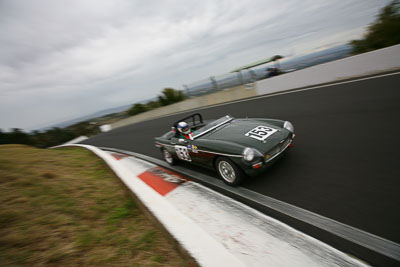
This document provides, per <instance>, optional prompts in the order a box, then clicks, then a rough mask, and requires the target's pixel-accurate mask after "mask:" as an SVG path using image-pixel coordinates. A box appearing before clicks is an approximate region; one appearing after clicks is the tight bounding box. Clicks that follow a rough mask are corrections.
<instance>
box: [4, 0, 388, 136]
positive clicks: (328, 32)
mask: <svg viewBox="0 0 400 267" xmlns="http://www.w3.org/2000/svg"><path fill="white" fill-rule="evenodd" d="M389 2H390V1H382V0H346V1H343V0H329V1H326V0H325V1H324V0H310V1H307V0H286V1H275V0H271V1H269V0H264V1H255V0H248V1H240V0H236V1H235V0H234V1H222V0H214V1H208V0H203V1H188V0H185V1H152V0H146V1H145V0H142V1H133V0H110V1H108V0H92V1H88V0H76V1H75V0H60V1H57V0H35V1H33V0H32V1H29V0H0V48H1V49H0V128H1V129H3V130H8V129H10V128H22V129H25V130H33V129H38V128H40V127H43V126H48V125H51V124H54V123H57V122H62V121H65V120H69V119H73V118H76V117H80V116H83V115H88V114H90V113H93V112H96V111H100V110H104V109H107V108H112V107H117V106H122V105H125V104H131V103H135V102H137V101H141V100H144V99H148V98H152V97H155V96H156V95H158V94H159V93H160V91H161V90H162V89H163V88H164V87H174V88H177V89H181V88H182V84H190V83H192V82H196V81H198V80H201V79H204V78H207V77H210V76H212V75H219V74H224V73H227V72H229V71H231V70H232V69H234V68H235V67H239V66H241V65H245V64H248V63H251V62H254V61H257V60H260V59H264V58H268V57H271V56H273V55H275V54H280V55H284V56H286V57H293V56H298V55H302V54H306V53H310V52H314V51H316V50H321V49H323V48H329V47H331V46H334V45H338V44H343V43H346V42H348V41H349V40H352V39H356V38H360V37H361V36H362V34H363V33H364V32H365V29H366V27H367V26H368V25H369V24H370V23H371V22H373V21H374V19H375V18H376V15H377V14H378V12H379V9H380V8H382V7H383V6H385V5H386V4H388V3H389Z"/></svg>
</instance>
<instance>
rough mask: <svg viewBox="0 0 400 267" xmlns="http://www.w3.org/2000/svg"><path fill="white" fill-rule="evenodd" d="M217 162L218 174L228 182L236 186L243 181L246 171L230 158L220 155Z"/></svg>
mask: <svg viewBox="0 0 400 267" xmlns="http://www.w3.org/2000/svg"><path fill="white" fill-rule="evenodd" d="M215 163H216V164H215V165H216V169H217V172H218V175H219V176H220V177H221V178H222V180H223V181H224V182H225V183H226V184H228V185H231V186H236V185H238V184H240V183H241V182H242V181H243V179H244V173H243V172H242V170H241V169H240V168H239V167H238V166H237V165H236V164H235V163H233V162H232V161H231V160H230V159H227V158H225V157H219V158H217V161H216V162H215Z"/></svg>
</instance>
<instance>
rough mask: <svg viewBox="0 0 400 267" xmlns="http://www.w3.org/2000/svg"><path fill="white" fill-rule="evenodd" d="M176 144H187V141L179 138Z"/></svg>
mask: <svg viewBox="0 0 400 267" xmlns="http://www.w3.org/2000/svg"><path fill="white" fill-rule="evenodd" d="M178 143H179V144H187V143H188V141H186V140H185V139H182V138H179V139H178Z"/></svg>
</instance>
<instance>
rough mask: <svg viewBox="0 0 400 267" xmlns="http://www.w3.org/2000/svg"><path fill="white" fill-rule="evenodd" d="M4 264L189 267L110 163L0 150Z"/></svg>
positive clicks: (65, 153)
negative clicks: (149, 217) (117, 175)
mask: <svg viewBox="0 0 400 267" xmlns="http://www.w3.org/2000/svg"><path fill="white" fill-rule="evenodd" d="M0 205H1V207H0V263H1V266H44V265H54V266H77V265H83V266H88V265H98V266H189V265H190V264H189V262H188V261H186V260H185V259H184V258H183V257H182V256H181V255H180V254H179V253H178V252H177V251H176V250H175V249H174V247H173V246H172V245H171V244H170V243H169V242H168V239H167V238H166V237H165V236H164V235H163V234H162V232H161V231H160V230H159V229H158V228H157V227H155V226H154V224H153V223H151V222H150V221H149V220H148V219H147V218H146V217H145V216H144V214H143V213H142V212H141V210H140V209H139V208H138V206H137V203H136V202H135V200H133V198H132V197H131V196H130V195H129V194H127V191H126V190H125V189H124V187H123V185H122V184H121V183H120V182H119V180H118V178H117V177H115V175H114V174H113V173H112V172H110V170H109V169H108V167H107V166H106V165H105V163H104V162H103V161H102V160H100V159H99V158H97V157H96V156H94V155H93V154H92V153H91V152H89V151H87V150H85V149H80V148H63V149H47V150H41V149H35V148H31V147H27V146H21V145H3V146H0Z"/></svg>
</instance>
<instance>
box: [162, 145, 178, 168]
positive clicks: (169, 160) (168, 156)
mask: <svg viewBox="0 0 400 267" xmlns="http://www.w3.org/2000/svg"><path fill="white" fill-rule="evenodd" d="M162 153H163V156H164V160H165V161H166V162H167V163H169V164H171V165H174V164H175V159H174V158H173V157H172V155H171V153H169V151H168V150H166V149H165V148H164V149H163V150H162Z"/></svg>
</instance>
